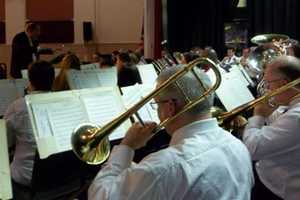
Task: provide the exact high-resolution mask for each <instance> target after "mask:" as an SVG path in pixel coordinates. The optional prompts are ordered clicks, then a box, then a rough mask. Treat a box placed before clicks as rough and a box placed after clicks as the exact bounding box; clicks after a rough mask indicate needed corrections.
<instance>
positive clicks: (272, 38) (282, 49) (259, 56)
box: [248, 34, 289, 80]
mask: <svg viewBox="0 0 300 200" xmlns="http://www.w3.org/2000/svg"><path fill="white" fill-rule="evenodd" d="M288 41H289V37H288V36H286V35H281V34H263V35H257V36H255V37H253V38H252V39H251V42H252V43H254V44H257V45H259V46H258V47H256V48H255V50H254V51H252V52H251V53H250V55H249V58H248V66H249V67H250V68H251V71H252V72H253V73H255V75H256V79H258V80H260V78H261V75H262V72H263V70H264V65H265V64H266V63H269V62H270V61H272V60H273V59H274V58H276V57H278V56H281V55H286V54H287V48H288V46H287V45H288V44H289V43H288Z"/></svg>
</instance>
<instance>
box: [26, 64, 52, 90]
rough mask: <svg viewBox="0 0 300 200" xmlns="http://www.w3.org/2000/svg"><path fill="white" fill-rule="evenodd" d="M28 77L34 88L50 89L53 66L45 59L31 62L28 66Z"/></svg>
mask: <svg viewBox="0 0 300 200" xmlns="http://www.w3.org/2000/svg"><path fill="white" fill-rule="evenodd" d="M28 77H29V81H30V83H31V84H32V85H33V86H34V88H35V90H41V91H50V90H51V88H52V84H53V80H54V68H53V66H52V65H51V64H50V63H49V62H47V61H36V62H33V63H32V64H31V65H30V66H29V69H28Z"/></svg>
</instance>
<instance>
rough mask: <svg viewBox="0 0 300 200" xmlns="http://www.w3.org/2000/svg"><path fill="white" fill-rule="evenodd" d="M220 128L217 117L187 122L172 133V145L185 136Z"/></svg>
mask: <svg viewBox="0 0 300 200" xmlns="http://www.w3.org/2000/svg"><path fill="white" fill-rule="evenodd" d="M216 128H219V125H218V121H217V119H216V118H209V119H204V120H199V121H195V122H192V123H190V124H187V125H185V126H183V127H181V128H179V129H177V130H176V131H175V132H174V134H173V135H172V139H171V142H170V145H176V144H178V143H179V142H180V141H182V140H183V139H185V138H189V137H192V136H193V135H195V134H197V135H202V134H205V133H207V132H208V130H210V129H216Z"/></svg>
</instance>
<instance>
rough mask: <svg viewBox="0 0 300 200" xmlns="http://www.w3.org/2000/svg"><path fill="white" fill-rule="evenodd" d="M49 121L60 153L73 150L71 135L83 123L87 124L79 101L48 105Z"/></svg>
mask: <svg viewBox="0 0 300 200" xmlns="http://www.w3.org/2000/svg"><path fill="white" fill-rule="evenodd" d="M48 106H49V108H48V113H49V119H50V120H49V121H50V124H51V127H52V131H53V135H54V136H55V141H56V145H57V147H58V150H59V152H63V151H67V150H70V149H71V134H72V132H73V130H74V129H75V128H76V127H77V126H78V125H79V124H81V123H83V122H87V119H86V115H85V111H84V108H83V106H82V105H81V102H80V101H79V100H75V99H74V100H68V101H63V102H56V103H51V104H49V105H48Z"/></svg>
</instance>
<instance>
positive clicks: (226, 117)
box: [216, 78, 300, 126]
mask: <svg viewBox="0 0 300 200" xmlns="http://www.w3.org/2000/svg"><path fill="white" fill-rule="evenodd" d="M298 84H300V78H298V79H296V80H294V81H291V82H289V83H287V84H286V85H284V86H281V87H280V88H277V89H275V90H273V91H270V92H268V93H266V94H265V95H264V96H261V97H259V98H257V99H254V100H252V101H250V102H248V103H246V104H244V105H241V106H239V107H237V108H235V109H233V110H232V111H229V112H225V113H221V114H220V115H219V116H216V118H217V119H218V122H219V125H220V126H223V125H226V124H227V123H229V122H230V121H231V120H233V119H234V118H235V117H236V116H238V115H239V114H241V113H242V112H245V111H247V110H250V109H252V108H254V107H255V106H256V105H258V104H260V103H262V102H264V101H266V100H268V99H270V98H272V97H274V96H276V95H278V94H280V93H282V92H284V91H286V90H288V89H290V88H292V87H294V86H296V85H298Z"/></svg>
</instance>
